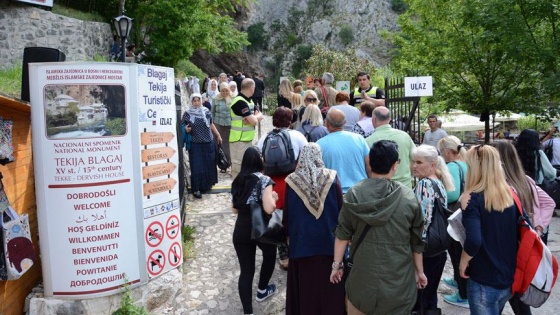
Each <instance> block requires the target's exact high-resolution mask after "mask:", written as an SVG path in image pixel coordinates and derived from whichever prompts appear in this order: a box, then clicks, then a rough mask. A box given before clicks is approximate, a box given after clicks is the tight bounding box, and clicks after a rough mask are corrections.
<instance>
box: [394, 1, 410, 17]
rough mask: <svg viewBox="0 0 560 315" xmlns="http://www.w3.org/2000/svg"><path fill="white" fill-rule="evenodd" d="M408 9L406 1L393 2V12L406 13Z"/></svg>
mask: <svg viewBox="0 0 560 315" xmlns="http://www.w3.org/2000/svg"><path fill="white" fill-rule="evenodd" d="M406 9H408V5H407V4H406V1H405V0H391V10H393V11H394V12H395V13H399V14H401V13H404V12H405V11H406Z"/></svg>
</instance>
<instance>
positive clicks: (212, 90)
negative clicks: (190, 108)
mask: <svg viewBox="0 0 560 315" xmlns="http://www.w3.org/2000/svg"><path fill="white" fill-rule="evenodd" d="M219 93H220V91H219V90H218V82H217V81H216V80H214V79H211V80H210V82H208V90H207V91H206V94H205V95H204V96H205V99H204V100H203V105H204V106H205V107H206V108H208V109H211V108H212V100H213V99H214V98H215V97H216V96H218V94H219Z"/></svg>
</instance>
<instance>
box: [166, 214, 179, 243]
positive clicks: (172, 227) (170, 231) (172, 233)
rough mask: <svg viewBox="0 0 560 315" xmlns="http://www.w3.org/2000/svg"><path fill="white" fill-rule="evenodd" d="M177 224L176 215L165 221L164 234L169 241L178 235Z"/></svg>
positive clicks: (177, 218)
mask: <svg viewBox="0 0 560 315" xmlns="http://www.w3.org/2000/svg"><path fill="white" fill-rule="evenodd" d="M179 222H180V221H179V217H178V216H176V215H172V216H170V217H169V219H167V223H166V224H165V226H166V229H165V233H166V234H167V237H169V238H170V239H174V238H176V237H177V235H179Z"/></svg>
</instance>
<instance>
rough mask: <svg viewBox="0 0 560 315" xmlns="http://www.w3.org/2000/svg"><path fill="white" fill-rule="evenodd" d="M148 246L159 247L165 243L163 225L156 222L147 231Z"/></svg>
mask: <svg viewBox="0 0 560 315" xmlns="http://www.w3.org/2000/svg"><path fill="white" fill-rule="evenodd" d="M145 236H146V237H145V238H146V244H148V245H150V247H157V246H158V245H159V244H161V242H162V241H163V225H162V224H161V223H159V222H158V221H154V222H152V223H150V225H148V228H147V229H146V235H145Z"/></svg>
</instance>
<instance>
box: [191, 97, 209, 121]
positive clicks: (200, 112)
mask: <svg viewBox="0 0 560 315" xmlns="http://www.w3.org/2000/svg"><path fill="white" fill-rule="evenodd" d="M195 97H197V98H198V99H199V100H200V105H198V107H194V106H192V101H193V99H194V98H195ZM190 99H191V106H189V107H188V108H187V113H189V120H190V122H191V123H193V124H194V121H195V120H196V119H197V118H199V119H202V120H204V123H205V124H206V126H207V127H210V121H208V118H206V112H207V111H208V108H206V107H204V106H203V105H202V96H201V95H200V94H199V93H193V94H191V97H190Z"/></svg>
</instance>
